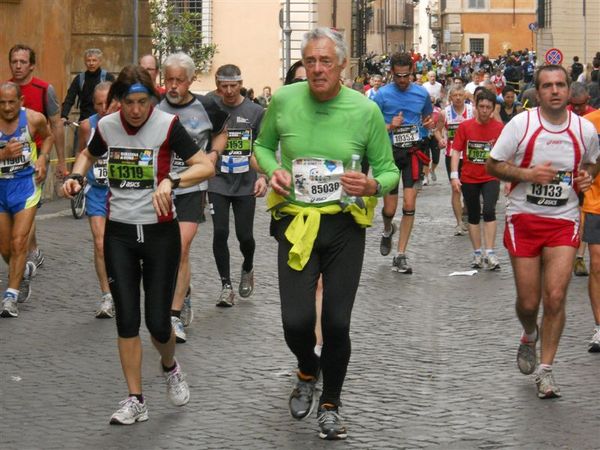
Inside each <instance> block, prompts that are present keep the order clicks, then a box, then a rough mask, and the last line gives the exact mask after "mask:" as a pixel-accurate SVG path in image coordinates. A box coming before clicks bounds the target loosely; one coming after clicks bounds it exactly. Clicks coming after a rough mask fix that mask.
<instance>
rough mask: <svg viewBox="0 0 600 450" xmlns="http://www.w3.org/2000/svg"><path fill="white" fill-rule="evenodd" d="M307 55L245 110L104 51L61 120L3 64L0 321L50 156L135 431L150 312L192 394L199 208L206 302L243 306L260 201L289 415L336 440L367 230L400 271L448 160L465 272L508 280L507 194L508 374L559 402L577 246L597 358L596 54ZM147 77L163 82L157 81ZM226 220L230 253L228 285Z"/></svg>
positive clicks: (233, 91)
mask: <svg viewBox="0 0 600 450" xmlns="http://www.w3.org/2000/svg"><path fill="white" fill-rule="evenodd" d="M301 51H302V60H301V61H298V62H297V63H295V64H294V65H293V66H292V67H291V68H290V70H289V72H288V74H287V76H286V79H285V85H286V86H285V87H283V88H281V89H278V90H277V92H275V93H274V94H271V89H270V87H268V86H266V87H265V88H264V89H263V92H262V95H260V96H259V97H258V98H254V93H253V90H252V89H248V90H246V89H244V88H243V76H242V71H241V70H240V68H239V67H238V66H236V65H234V64H226V65H223V66H221V67H219V68H218V69H217V71H216V76H215V90H214V91H212V92H210V93H209V94H207V95H197V94H194V93H192V91H191V90H190V89H191V85H192V82H193V81H194V77H195V74H196V67H195V65H194V61H193V60H192V59H191V58H190V57H189V56H188V55H186V54H184V53H175V54H172V55H169V56H168V57H167V58H166V59H165V60H164V61H163V62H162V67H161V68H160V69H159V64H158V61H157V60H156V58H155V57H154V56H152V55H144V56H143V57H142V58H140V61H139V64H138V65H128V66H126V67H124V68H123V69H122V70H121V71H120V72H119V73H118V75H117V76H116V77H115V76H113V75H112V74H110V73H108V72H107V71H106V70H104V69H102V67H101V64H102V52H101V51H100V50H98V49H89V50H87V51H86V52H85V54H84V62H85V64H86V68H87V70H86V71H85V72H82V73H81V74H78V75H77V76H75V77H74V78H73V80H72V83H71V85H70V87H69V89H68V92H67V95H66V98H65V100H64V102H63V104H62V108H61V107H60V106H59V104H58V101H57V98H56V93H55V91H54V88H53V87H52V85H51V84H49V83H47V82H45V81H43V80H40V79H38V78H35V77H34V70H35V62H36V55H35V51H34V50H33V49H32V48H30V47H28V46H26V45H15V46H14V47H13V48H11V50H10V52H9V63H10V68H11V72H12V78H11V80H9V81H6V82H2V83H0V252H1V253H2V257H3V258H4V260H5V261H6V263H7V264H8V269H9V270H8V273H9V279H8V283H7V285H8V287H7V289H6V290H5V292H4V294H3V298H2V305H1V309H0V317H6V318H16V317H18V316H19V308H18V304H19V303H21V302H24V301H26V300H28V299H29V297H30V296H31V293H32V287H31V282H32V279H33V277H34V276H35V274H36V272H37V270H39V268H40V267H41V266H42V264H43V262H44V257H43V253H42V251H41V250H40V248H39V247H38V244H37V242H36V239H35V214H36V211H37V209H38V208H39V206H40V197H41V190H42V184H43V182H44V179H45V177H46V173H47V170H48V167H49V154H50V151H51V149H52V147H53V145H54V147H55V148H56V153H57V159H58V161H57V164H56V168H55V169H56V173H57V174H58V175H59V176H60V177H63V178H64V183H63V185H62V189H63V192H64V194H65V195H66V196H68V197H72V196H74V195H76V194H77V193H78V192H79V191H80V190H82V189H83V190H84V191H85V195H86V197H87V206H86V209H87V211H86V212H87V215H88V219H89V224H90V230H91V233H92V236H93V242H94V266H95V270H96V274H97V277H98V282H99V287H100V295H99V300H98V306H97V309H96V312H95V316H96V317H97V318H113V317H114V318H115V319H116V326H117V334H118V350H119V356H120V361H121V366H122V369H123V374H124V378H125V381H126V385H127V389H128V395H127V396H126V398H125V399H124V400H123V401H122V402H121V403H120V405H119V408H118V409H117V410H116V412H115V413H114V414H112V416H111V417H110V423H111V424H123V425H129V424H133V423H135V422H139V421H145V420H148V417H149V416H148V408H147V404H146V399H145V398H144V395H143V388H142V369H141V367H142V366H141V361H142V344H141V340H140V336H139V328H140V324H141V314H142V308H141V301H142V299H143V301H144V309H143V311H144V319H145V323H146V325H147V327H148V330H149V332H150V335H151V338H152V343H153V345H154V346H155V348H156V349H157V351H158V352H159V354H160V367H161V371H162V373H163V374H164V378H165V381H166V385H167V393H168V398H169V400H170V401H171V402H172V403H173V404H174V405H176V406H182V405H185V404H186V403H187V402H188V401H189V398H190V388H189V386H188V384H187V382H186V376H185V374H184V372H183V370H182V367H181V365H180V363H179V362H178V360H177V359H176V358H175V353H176V343H184V342H186V340H187V336H186V331H185V328H186V327H188V326H190V324H191V322H192V320H193V311H194V308H193V306H192V301H191V299H192V280H193V278H194V277H193V273H194V271H193V268H192V267H191V265H190V257H189V256H190V248H191V245H192V242H193V239H194V237H195V235H196V234H197V233H198V231H199V230H200V232H201V233H202V232H203V230H202V226H201V225H200V224H201V223H202V222H203V221H204V220H205V218H204V211H205V209H206V208H207V206H208V209H209V211H210V214H211V217H212V221H213V236H212V242H213V253H214V258H215V263H216V273H217V274H218V277H219V280H220V282H221V293H220V295H219V297H218V299H216V306H218V307H232V306H234V305H235V304H236V301H237V300H236V295H239V297H241V298H243V299H244V298H249V297H250V296H251V295H252V294H253V292H254V283H255V273H254V253H255V242H254V237H253V223H254V215H255V210H256V199H257V197H263V196H265V195H267V192H268V196H267V199H266V203H267V205H268V208H269V212H270V214H271V215H272V220H271V227H270V233H271V235H272V236H273V237H274V238H275V239H276V241H277V243H278V252H277V255H276V260H277V266H278V277H279V291H280V300H281V314H282V323H283V330H284V337H285V341H286V343H287V345H288V346H289V348H290V350H291V352H292V353H293V354H294V356H295V357H296V359H297V367H298V371H297V380H296V382H295V386H294V388H293V390H292V393H291V394H290V397H289V409H290V413H291V415H292V416H293V417H294V418H296V419H304V418H306V417H308V416H309V415H310V414H311V413H312V412H313V410H314V409H317V421H318V425H319V436H320V437H321V438H323V439H344V438H345V437H346V436H347V429H346V426H345V424H344V421H343V419H342V416H341V414H340V407H341V404H342V401H341V395H342V387H343V383H344V380H345V377H346V372H347V368H348V363H349V360H350V354H351V345H350V322H351V314H352V308H353V304H354V301H355V296H356V292H357V289H358V283H359V280H360V274H361V271H362V261H363V256H364V250H365V236H366V228H368V227H370V226H371V225H372V223H373V219H374V215H375V214H377V213H378V212H379V210H377V208H376V205H377V197H383V206H382V208H381V210H380V211H381V216H382V220H383V229H382V231H381V237H380V252H381V254H382V255H383V256H387V255H389V254H390V253H392V251H393V250H395V251H394V254H393V255H392V257H391V260H390V263H391V264H390V266H391V270H392V271H394V272H397V273H399V274H404V275H409V274H412V273H413V269H412V266H411V265H410V263H409V260H408V257H407V248H408V244H409V241H410V236H411V234H412V231H413V224H414V221H415V215H416V214H417V213H418V212H417V211H418V210H417V197H418V192H419V191H420V190H421V189H424V186H427V185H429V184H430V183H431V182H435V181H437V177H438V175H437V172H436V169H437V166H438V164H439V162H440V156H441V153H442V150H443V153H444V158H445V167H446V172H447V177H448V185H449V187H448V200H449V202H448V203H449V204H448V205H447V208H448V211H452V213H453V215H454V218H455V219H456V223H455V224H454V225H453V226H452V227H451V228H449V230H448V233H449V234H452V235H454V236H457V237H460V236H463V235H464V234H466V233H468V235H469V238H470V241H471V244H472V247H473V253H472V255H470V257H469V258H468V264H470V266H471V267H472V268H474V269H484V268H487V269H488V270H491V271H498V270H499V269H500V262H499V258H498V256H497V250H496V245H495V242H496V230H497V221H496V205H497V203H498V200H499V198H500V195H501V191H502V190H503V189H502V186H504V190H503V191H504V195H506V201H507V207H506V214H505V215H506V225H505V227H504V236H503V243H504V246H505V247H506V249H507V252H508V254H509V256H510V261H511V265H512V269H513V274H514V279H515V285H516V312H517V317H518V319H519V321H520V323H521V325H522V334H521V336H520V338H519V340H518V343H517V344H516V347H517V365H518V368H519V370H520V371H521V372H522V373H523V374H535V377H534V379H535V385H536V391H537V395H538V396H539V397H540V398H553V397H559V396H560V395H561V393H560V389H559V387H558V384H557V383H556V381H555V379H554V375H553V371H552V364H553V361H554V357H555V354H556V351H557V349H558V345H559V340H560V336H561V333H562V329H563V327H564V322H565V300H566V292H567V288H568V284H569V281H570V278H571V276H572V274H573V272H575V274H576V275H588V270H587V267H586V265H585V262H584V254H585V251H586V246H585V244H584V243H587V248H589V254H590V264H591V267H590V271H589V285H590V289H589V292H590V301H591V305H592V310H593V315H594V320H595V324H596V327H595V329H594V333H593V337H592V339H591V341H590V343H589V348H588V349H589V351H592V352H599V351H600V177H596V173H597V172H598V167H599V166H598V163H597V160H598V157H599V156H600V155H599V153H600V150H599V145H598V135H599V134H600V111H596V110H595V109H594V106H593V104H594V95H597V94H598V90H597V85H598V70H599V69H600V55H597V56H596V58H595V59H594V62H593V64H591V65H590V67H589V68H588V67H583V65H582V64H581V63H579V61H578V58H577V57H575V58H574V61H573V64H572V65H571V66H570V67H569V68H568V70H567V69H565V68H563V67H562V66H555V65H538V66H537V67H536V57H535V55H534V54H533V53H532V52H530V51H528V50H527V49H525V50H524V51H519V52H515V53H512V52H508V53H507V54H506V55H502V56H499V57H498V58H496V59H495V60H493V61H492V60H490V59H489V58H487V57H485V56H482V55H475V54H461V55H459V54H456V55H452V56H448V57H446V56H443V55H441V56H438V57H435V58H427V57H424V56H421V55H415V54H410V53H397V54H394V55H392V56H391V57H390V58H389V59H387V58H386V59H385V60H381V61H380V62H379V63H377V64H372V63H371V64H370V65H367V66H368V67H369V69H371V74H370V75H368V76H363V77H362V78H359V79H356V80H354V81H351V82H350V83H346V82H344V80H343V78H342V74H343V73H344V70H345V69H346V68H347V64H348V57H347V49H346V45H345V43H344V40H343V39H342V36H341V35H340V34H339V33H337V32H335V31H332V30H330V29H328V28H316V29H314V30H312V31H310V32H308V33H306V35H305V36H304V40H303V42H302V47H301ZM159 70H162V72H161V73H162V79H163V80H164V86H159V85H157V84H156V80H157V78H158V74H159ZM594 86H595V88H594ZM594 89H596V90H594ZM74 105H77V106H78V108H79V121H78V124H79V130H78V134H77V141H76V148H77V149H78V155H77V159H76V161H75V164H74V165H73V167H72V169H71V171H70V172H68V171H67V166H66V164H65V149H64V144H65V142H64V130H63V127H64V124H65V123H67V121H68V118H69V115H70V113H71V109H72V107H73V106H74ZM502 183H505V184H504V185H503V184H502ZM400 192H401V193H402V195H401V196H402V204H401V218H400V221H399V223H396V222H395V218H396V214H397V209H398V202H399V193H400ZM230 210H232V211H233V216H234V223H235V235H236V238H237V240H238V242H239V249H240V252H241V254H242V256H243V264H242V266H241V267H240V268H239V272H234V274H233V275H232V271H231V268H230V256H229V247H228V237H229V216H230ZM482 219H483V220H482ZM481 222H483V223H481ZM581 229H583V232H581V231H580V230H581ZM419 232H424V231H423V230H419ZM396 233H397V234H398V241H397V245H396V246H394V245H393V244H394V242H393V240H394V235H395V234H396ZM581 234H582V237H583V239H581V238H580V235H581ZM466 260H467V258H466ZM237 274H239V277H237V280H236V282H237V283H238V284H237V287H236V288H234V285H235V283H234V278H235V277H236V275H237ZM549 274H552V275H551V276H549ZM399 276H403V275H399ZM198 281H199V283H202V282H205V280H198ZM141 286H143V294H142V290H141ZM541 306H543V308H542V309H543V312H542V318H541V320H538V315H539V310H540V307H541ZM538 323H539V325H538ZM538 341H539V342H540V346H539V347H540V350H539V352H538V350H537V342H538ZM538 353H539V357H538ZM319 381H322V390H321V394H320V396H319V398H317V396H318V395H317V394H318V392H319V390H318V388H317V385H318V383H319Z"/></svg>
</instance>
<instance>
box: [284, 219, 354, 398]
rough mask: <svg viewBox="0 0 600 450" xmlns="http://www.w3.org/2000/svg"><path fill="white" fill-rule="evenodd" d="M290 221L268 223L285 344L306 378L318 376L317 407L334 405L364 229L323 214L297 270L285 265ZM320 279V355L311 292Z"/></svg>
mask: <svg viewBox="0 0 600 450" xmlns="http://www.w3.org/2000/svg"><path fill="white" fill-rule="evenodd" d="M291 219H292V218H291V217H286V218H284V219H281V220H278V221H276V220H273V223H272V232H273V233H272V234H273V235H274V236H275V238H276V239H277V241H278V243H279V248H278V258H277V259H278V261H277V263H278V264H277V265H278V272H279V295H280V297H281V316H282V321H283V331H284V336H285V341H286V343H287V345H288V347H289V348H290V350H291V351H292V353H294V355H295V356H296V358H297V359H298V368H299V369H300V371H301V372H302V373H304V374H306V375H313V376H316V375H317V374H318V372H319V367H320V368H321V370H322V372H323V393H322V395H321V400H320V403H321V404H322V403H332V404H334V405H339V404H340V395H341V391H342V386H343V384H344V378H345V377H346V370H347V368H348V362H349V360H350V352H351V347H350V316H351V314H352V307H353V305H354V298H355V296H356V290H357V289H358V282H359V280H360V273H361V270H362V263H363V256H364V250H365V229H364V228H360V227H359V226H358V225H357V224H356V223H355V222H354V219H353V218H352V216H351V215H350V214H333V215H327V214H323V215H322V216H321V225H320V228H319V232H318V235H317V239H316V240H315V243H314V247H313V250H312V253H311V255H310V259H309V260H308V263H307V264H306V266H305V267H304V269H303V270H301V271H298V270H294V269H292V268H291V267H290V266H288V263H287V262H288V253H289V251H290V248H291V246H292V245H291V244H290V242H289V241H288V240H287V239H286V237H285V234H284V233H285V230H286V228H287V226H288V225H289V223H290V221H291ZM320 274H323V309H322V316H321V317H322V319H321V325H322V329H323V350H322V353H321V358H320V360H319V358H318V357H317V356H316V355H315V353H314V347H315V341H316V339H315V321H316V308H315V293H316V289H317V281H318V279H319V275H320Z"/></svg>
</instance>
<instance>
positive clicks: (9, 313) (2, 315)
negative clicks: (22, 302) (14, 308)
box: [0, 309, 19, 318]
mask: <svg viewBox="0 0 600 450" xmlns="http://www.w3.org/2000/svg"><path fill="white" fill-rule="evenodd" d="M0 317H10V318H12V317H19V313H17V314H13V313H11V312H10V311H7V310H6V309H4V310H2V312H0Z"/></svg>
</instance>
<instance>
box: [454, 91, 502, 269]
mask: <svg viewBox="0 0 600 450" xmlns="http://www.w3.org/2000/svg"><path fill="white" fill-rule="evenodd" d="M495 105H496V96H495V95H494V94H493V93H492V92H490V91H488V90H485V89H483V90H481V91H480V92H479V93H477V95H476V97H475V109H476V110H477V114H476V118H475V119H470V120H466V121H464V122H462V123H461V124H460V125H459V126H458V129H457V130H456V136H455V138H454V141H453V143H452V160H451V163H450V164H451V165H450V167H451V172H450V179H451V183H452V189H454V191H455V192H461V190H462V194H463V198H464V202H465V205H466V207H467V212H468V214H469V237H470V238H471V243H472V244H473V262H472V263H471V267H473V268H477V269H480V268H483V262H484V257H483V252H482V246H481V229H480V226H479V222H480V217H481V203H480V197H483V222H484V224H483V234H484V240H485V245H486V250H485V253H486V256H485V260H486V262H487V266H488V269H490V270H496V269H499V268H500V262H499V261H498V257H497V256H496V253H495V252H494V244H495V241H496V203H497V202H498V196H499V194H500V181H499V180H498V179H497V178H495V177H493V176H492V175H490V174H488V173H487V170H486V167H485V162H486V160H487V158H488V157H489V154H490V151H491V150H492V147H493V146H494V143H495V142H496V140H497V139H498V136H500V133H501V131H502V128H503V125H502V122H499V121H497V120H495V119H494V118H493V117H492V116H493V112H494V107H495ZM461 154H462V155H463V166H462V171H461V174H460V178H459V175H458V164H459V160H460V156H461Z"/></svg>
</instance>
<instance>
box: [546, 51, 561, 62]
mask: <svg viewBox="0 0 600 450" xmlns="http://www.w3.org/2000/svg"><path fill="white" fill-rule="evenodd" d="M544 60H545V61H546V63H547V64H560V63H562V61H563V53H562V52H561V51H560V50H559V49H557V48H551V49H550V50H548V51H547V52H546V55H544Z"/></svg>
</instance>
